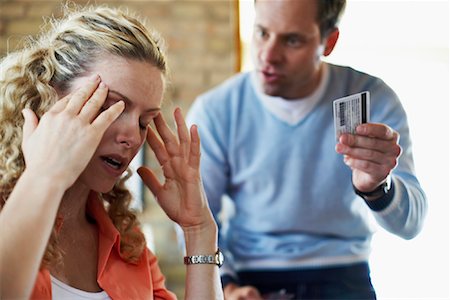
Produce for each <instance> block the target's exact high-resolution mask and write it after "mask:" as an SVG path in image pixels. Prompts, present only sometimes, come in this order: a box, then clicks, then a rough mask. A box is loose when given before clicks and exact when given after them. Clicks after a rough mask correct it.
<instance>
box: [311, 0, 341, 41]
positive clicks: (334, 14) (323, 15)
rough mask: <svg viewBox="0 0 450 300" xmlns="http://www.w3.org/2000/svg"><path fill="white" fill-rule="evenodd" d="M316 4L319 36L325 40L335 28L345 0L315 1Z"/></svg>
mask: <svg viewBox="0 0 450 300" xmlns="http://www.w3.org/2000/svg"><path fill="white" fill-rule="evenodd" d="M316 1H317V4H318V9H317V11H318V12H317V22H318V23H319V27H320V35H321V36H322V38H325V37H326V36H327V35H328V34H330V33H331V32H332V31H333V30H334V29H335V28H337V24H338V22H339V20H340V18H341V15H342V13H343V12H344V8H345V3H346V0H316Z"/></svg>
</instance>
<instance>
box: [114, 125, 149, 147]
mask: <svg viewBox="0 0 450 300" xmlns="http://www.w3.org/2000/svg"><path fill="white" fill-rule="evenodd" d="M133 123H134V124H133ZM118 125H119V124H118ZM142 135H143V134H142V132H141V130H140V127H139V122H123V123H121V124H120V125H119V132H118V134H117V141H118V142H119V143H120V144H121V145H123V146H125V147H126V148H134V147H139V146H140V145H141V142H142V138H143V137H142Z"/></svg>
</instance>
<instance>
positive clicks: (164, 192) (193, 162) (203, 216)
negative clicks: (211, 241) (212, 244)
mask: <svg viewBox="0 0 450 300" xmlns="http://www.w3.org/2000/svg"><path fill="white" fill-rule="evenodd" d="M174 117H175V121H176V124H177V131H178V138H177V137H176V135H175V134H174V133H173V132H172V131H171V130H170V128H169V127H168V126H167V123H166V121H165V120H164V118H163V117H162V115H161V114H159V115H158V116H157V117H156V118H155V119H154V122H155V126H156V130H157V131H158V133H159V135H160V137H161V139H162V140H160V139H159V137H158V136H157V134H156V133H155V132H154V131H153V129H152V128H150V127H149V128H148V133H147V142H148V144H149V145H150V147H151V148H152V150H153V152H154V153H155V155H156V158H157V159H158V161H159V163H160V165H161V166H162V169H163V173H164V178H165V180H164V183H163V184H161V183H160V182H159V180H158V179H157V177H156V175H155V173H154V172H153V171H152V170H150V169H149V168H147V167H141V168H139V169H138V173H139V175H140V176H141V178H142V180H143V181H144V183H145V184H146V185H147V186H148V187H149V188H150V190H151V191H152V193H153V194H154V195H155V197H156V200H157V201H158V203H159V205H160V206H161V207H162V209H163V210H164V211H165V212H166V214H167V216H168V217H169V218H170V219H172V220H173V221H174V222H176V223H178V224H179V225H180V226H181V227H182V228H183V229H184V230H186V229H190V228H202V227H208V226H210V225H211V224H212V223H213V222H214V221H213V217H212V214H211V211H210V210H209V207H208V203H207V200H206V196H205V193H204V190H203V186H202V183H201V179H200V170H199V169H200V138H199V135H198V131H197V127H196V126H195V125H194V126H192V127H191V129H190V133H189V131H188V128H187V127H186V124H185V121H184V118H183V116H182V114H181V110H180V109H179V108H177V109H175V111H174Z"/></svg>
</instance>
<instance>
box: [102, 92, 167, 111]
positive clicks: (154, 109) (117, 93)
mask: <svg viewBox="0 0 450 300" xmlns="http://www.w3.org/2000/svg"><path fill="white" fill-rule="evenodd" d="M108 93H109V94H116V95H117V96H119V97H120V98H121V100H123V101H124V102H125V104H128V105H133V101H131V100H130V98H128V97H127V96H125V95H123V94H122V93H120V92H118V91H115V90H111V89H110V90H109V91H108ZM160 110H161V109H160V108H159V107H155V108H150V109H147V110H146V111H145V112H155V111H160Z"/></svg>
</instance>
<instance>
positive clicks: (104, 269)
mask: <svg viewBox="0 0 450 300" xmlns="http://www.w3.org/2000/svg"><path fill="white" fill-rule="evenodd" d="M87 211H88V213H89V214H90V215H91V216H92V217H93V218H94V219H95V220H96V222H97V225H98V228H99V249H98V252H99V253H98V254H99V260H98V268H97V282H98V284H99V286H100V287H101V288H102V289H103V290H104V291H106V293H108V295H109V297H111V299H113V300H114V299H120V300H122V299H176V296H175V295H174V294H173V293H171V292H169V291H168V290H167V289H166V287H165V284H164V281H165V278H164V276H163V275H162V273H161V270H160V269H159V267H158V263H157V259H156V256H155V255H154V254H153V253H152V252H151V251H150V250H148V249H147V251H144V252H143V253H142V255H141V258H140V260H139V261H138V262H137V263H136V264H132V263H127V262H125V261H124V260H122V258H121V257H120V254H119V253H120V236H119V232H118V231H117V229H116V228H115V227H114V225H113V223H112V221H111V219H110V218H109V216H108V214H107V212H106V210H105V208H104V206H103V204H102V203H101V199H100V198H98V196H97V195H96V194H95V193H91V194H90V196H89V199H88V203H87ZM51 290H52V288H51V279H50V272H49V271H48V270H47V269H41V270H40V271H39V273H38V276H37V279H36V283H35V286H34V290H33V293H32V295H31V299H39V300H44V299H46V300H51V299H52V291H51Z"/></svg>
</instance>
